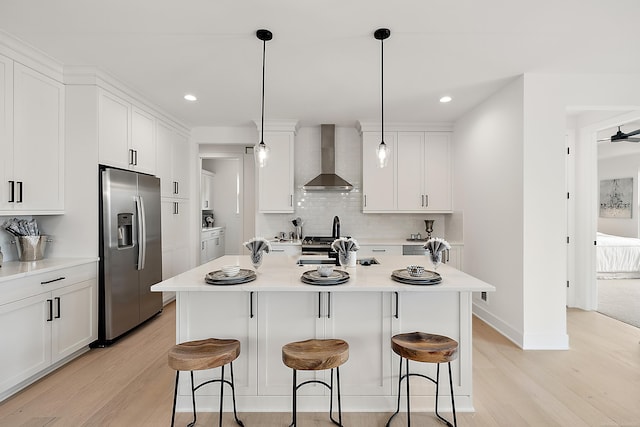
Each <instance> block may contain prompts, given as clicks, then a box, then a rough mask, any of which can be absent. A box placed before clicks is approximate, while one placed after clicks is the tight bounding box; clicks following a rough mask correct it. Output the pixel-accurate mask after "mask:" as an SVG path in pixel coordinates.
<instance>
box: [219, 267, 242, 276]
mask: <svg viewBox="0 0 640 427" xmlns="http://www.w3.org/2000/svg"><path fill="white" fill-rule="evenodd" d="M222 272H223V273H224V275H225V276H227V277H233V276H237V275H238V273H239V272H240V266H239V265H225V266H224V267H222Z"/></svg>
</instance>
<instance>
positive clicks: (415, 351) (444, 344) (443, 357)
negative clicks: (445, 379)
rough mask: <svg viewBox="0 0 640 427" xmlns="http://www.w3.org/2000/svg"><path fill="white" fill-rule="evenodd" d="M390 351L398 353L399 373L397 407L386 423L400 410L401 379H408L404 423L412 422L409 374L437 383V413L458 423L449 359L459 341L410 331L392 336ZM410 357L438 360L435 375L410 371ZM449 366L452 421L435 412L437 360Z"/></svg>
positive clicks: (450, 426)
mask: <svg viewBox="0 0 640 427" xmlns="http://www.w3.org/2000/svg"><path fill="white" fill-rule="evenodd" d="M391 347H392V348H393V351H394V352H395V353H396V354H398V355H399V356H400V373H399V374H398V407H397V409H396V412H394V414H393V415H391V417H390V418H389V421H387V427H389V425H390V423H391V420H392V419H393V417H395V416H396V415H397V414H398V412H400V388H401V387H400V386H401V384H402V380H404V379H405V378H406V379H407V426H410V425H411V411H410V407H409V400H410V395H409V377H410V376H417V377H423V378H426V379H428V380H429V381H431V382H433V383H434V384H435V385H436V415H437V417H438V418H440V419H441V420H442V421H444V422H445V423H446V424H447V425H448V426H449V427H453V426H455V427H457V426H458V421H457V419H456V404H455V402H454V400H453V380H452V379H451V361H452V360H454V359H455V358H456V357H457V355H458V342H457V341H455V340H453V339H451V338H449V337H445V336H443V335H434V334H426V333H424V332H412V333H408V334H398V335H394V336H393V337H392V338H391ZM403 360H406V371H405V372H406V373H405V374H404V375H402V361H403ZM409 360H414V361H416V362H426V363H437V364H438V367H437V371H436V379H435V380H434V379H433V378H431V377H428V376H426V375H422V374H417V373H409ZM441 363H447V365H448V366H449V387H451V407H452V409H453V425H452V424H451V423H450V422H449V421H447V420H445V419H444V418H443V417H442V416H441V415H440V414H439V413H438V391H439V388H440V364H441Z"/></svg>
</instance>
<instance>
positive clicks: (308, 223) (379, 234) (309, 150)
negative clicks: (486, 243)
mask: <svg viewBox="0 0 640 427" xmlns="http://www.w3.org/2000/svg"><path fill="white" fill-rule="evenodd" d="M294 150H295V153H294V158H295V162H294V163H295V172H294V183H295V194H294V205H295V212H294V213H293V214H258V215H257V218H256V234H257V235H259V236H263V237H273V236H275V235H277V233H278V232H281V231H284V232H287V233H288V232H290V231H293V230H294V226H293V224H292V223H291V221H292V219H293V218H295V217H297V216H299V217H300V218H302V221H303V223H304V224H303V227H302V231H303V235H305V236H330V235H331V226H332V223H333V217H334V216H336V215H337V216H338V217H339V218H340V233H341V235H343V236H353V237H354V238H356V239H358V238H360V239H365V238H384V239H387V238H390V239H396V238H405V237H409V236H410V235H411V234H414V233H422V235H423V236H425V235H426V232H425V226H424V220H425V219H433V220H435V223H434V233H433V235H434V236H439V237H443V236H444V233H445V216H446V215H443V214H372V213H366V214H365V213H362V144H361V139H360V135H359V134H358V131H357V130H356V129H355V128H348V127H336V144H335V151H336V173H337V174H338V175H340V176H341V177H342V178H344V179H346V180H347V181H349V182H350V183H351V184H352V185H353V187H354V189H353V190H352V191H350V192H345V193H341V192H334V191H320V192H317V191H310V192H306V191H304V190H303V189H302V186H303V185H304V184H306V183H307V182H308V181H310V180H311V179H313V178H315V177H316V176H317V175H318V174H319V173H320V127H319V126H316V127H306V128H305V127H303V128H300V130H299V131H298V134H297V135H296V138H295V149H294ZM444 237H445V238H446V236H444Z"/></svg>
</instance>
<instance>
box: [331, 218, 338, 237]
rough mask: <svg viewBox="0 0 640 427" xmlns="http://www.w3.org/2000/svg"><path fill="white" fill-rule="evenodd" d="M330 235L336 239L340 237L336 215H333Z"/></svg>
mask: <svg viewBox="0 0 640 427" xmlns="http://www.w3.org/2000/svg"><path fill="white" fill-rule="evenodd" d="M331 237H333V238H334V239H337V238H339V237H340V218H338V216H337V215H336V216H334V217H333V228H332V229H331Z"/></svg>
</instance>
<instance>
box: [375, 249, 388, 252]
mask: <svg viewBox="0 0 640 427" xmlns="http://www.w3.org/2000/svg"><path fill="white" fill-rule="evenodd" d="M371 252H387V250H386V249H372V250H371Z"/></svg>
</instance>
